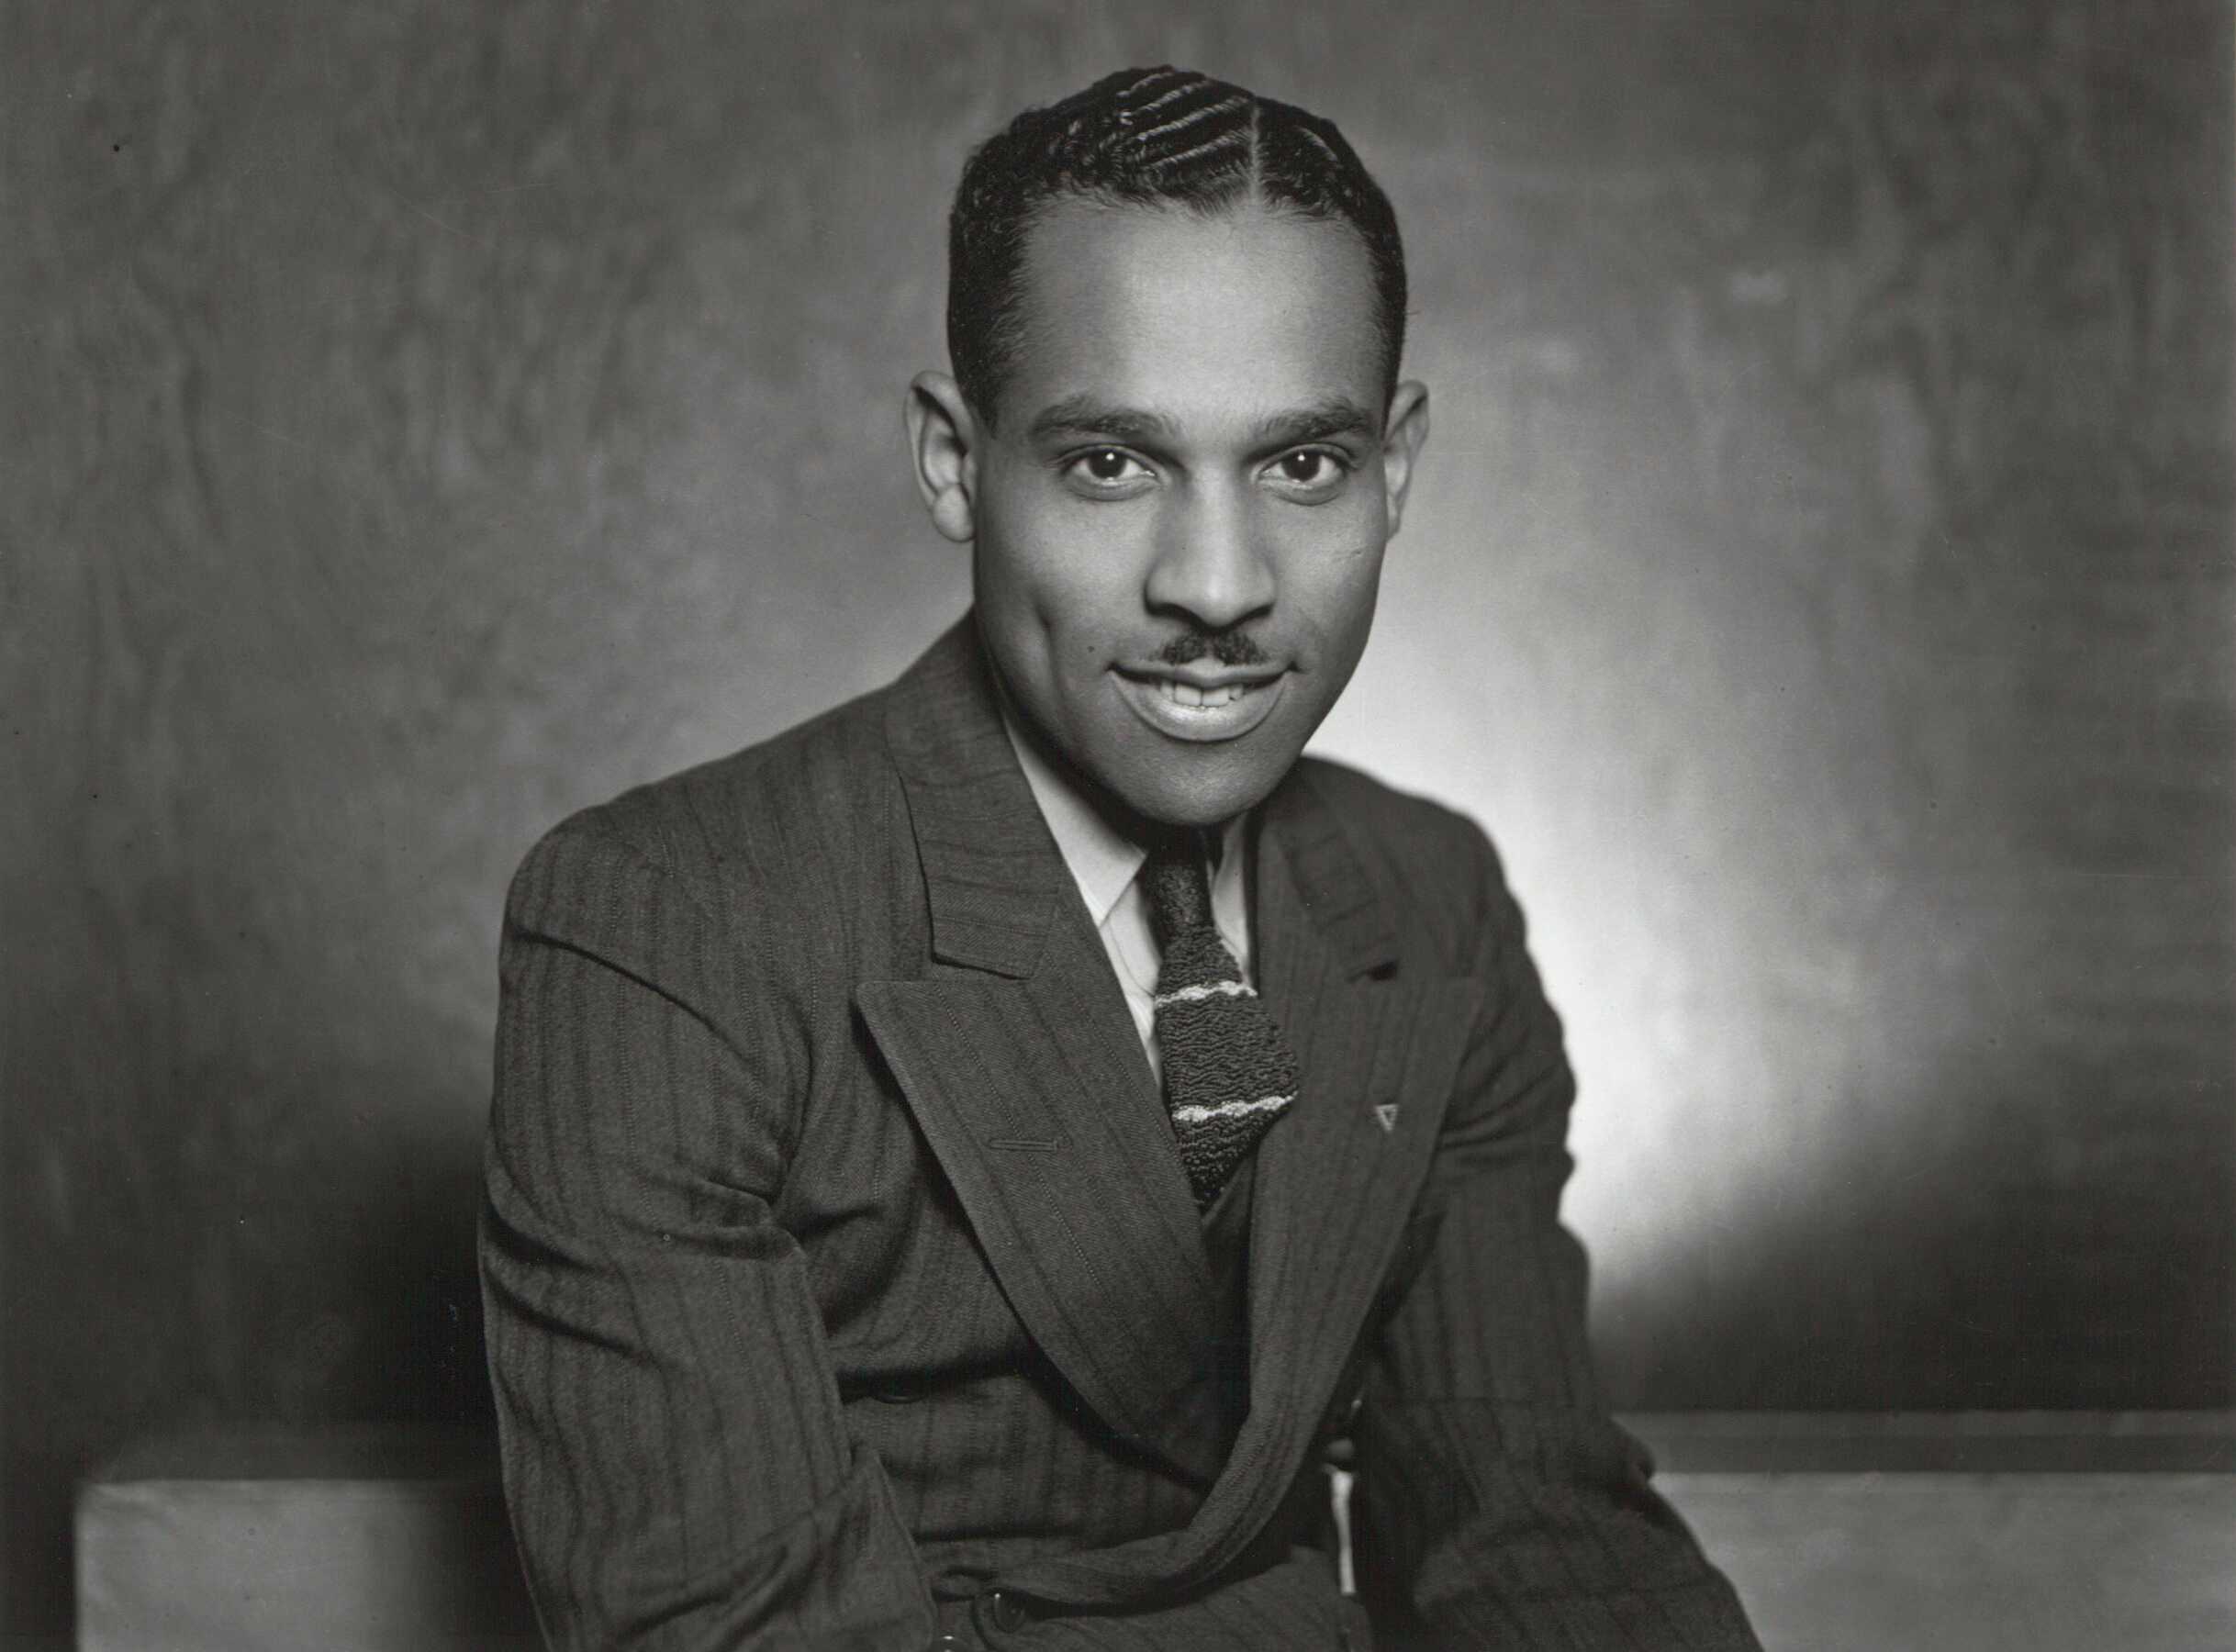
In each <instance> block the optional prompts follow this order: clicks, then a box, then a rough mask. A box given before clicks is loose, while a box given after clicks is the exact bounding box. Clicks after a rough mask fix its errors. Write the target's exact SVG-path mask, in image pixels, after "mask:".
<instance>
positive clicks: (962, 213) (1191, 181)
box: [947, 65, 1405, 428]
mask: <svg viewBox="0 0 2236 1652" xmlns="http://www.w3.org/2000/svg"><path fill="white" fill-rule="evenodd" d="M1067 198H1079V199H1084V200H1089V201H1095V202H1100V203H1101V204H1103V205H1105V206H1112V207H1118V206H1127V207H1179V208H1183V209H1185V210H1188V211H1191V212H1197V213H1202V214H1206V215H1208V214H1211V213H1214V212H1220V211H1225V210H1231V209H1232V208H1234V207H1238V206H1241V205H1244V204H1247V203H1256V204H1258V205H1259V206H1262V207H1272V208H1275V209H1277V210H1281V211H1287V212H1293V213H1296V214H1298V215H1300V216H1302V217H1305V218H1324V219H1329V220H1333V221H1337V222H1341V223H1346V224H1348V225H1349V226H1350V227H1351V229H1353V230H1355V231H1356V232H1357V233H1358V238H1359V240H1361V241H1362V242H1363V243H1364V244H1365V246H1366V251H1367V257H1368V259H1369V261H1370V263H1371V265H1372V269H1373V275H1374V289H1375V299H1376V303H1375V311H1376V313H1375V326H1376V329H1377V331H1378V332H1379V333H1380V334H1381V352H1382V402H1383V405H1384V406H1385V407H1387V406H1388V405H1389V401H1390V397H1391V396H1392V394H1393V393H1394V392H1395V390H1396V387H1397V378H1398V363H1399V359H1400V357H1401V356H1402V355H1403V352H1404V347H1405V250H1404V246H1403V242H1402V241H1401V240H1399V238H1398V226H1397V214H1396V213H1395V212H1394V211H1392V209H1391V206H1390V198H1389V197H1388V196H1387V195H1384V194H1383V193H1382V191H1381V185H1379V184H1376V183H1375V182H1374V180H1373V178H1372V177H1370V175H1368V173H1367V169H1366V167H1365V165H1364V164H1363V163H1362V162H1360V161H1359V159H1358V155H1357V153H1355V152H1354V151H1353V150H1352V149H1351V146H1350V145H1349V144H1348V143H1347V142H1346V141H1345V140H1344V136H1343V134H1342V133H1341V132H1339V131H1337V130H1336V127H1335V124H1334V123H1333V122H1331V121H1327V120H1323V119H1322V118H1321V117H1319V116H1317V115H1314V114H1310V113H1308V112H1307V111H1305V110H1303V109H1300V108H1298V107H1296V106H1294V105H1293V104H1285V103H1278V102H1276V101H1275V100H1273V99H1272V98H1269V97H1260V96H1258V95H1257V94H1255V93H1252V92H1247V91H1245V90H1244V89H1243V88H1242V87H1240V86H1235V85H1230V84H1227V83H1226V82H1224V81H1216V80H1213V79H1211V78H1210V77H1209V76H1207V75H1202V74H1197V73H1191V72H1190V71H1187V70H1181V69H1174V68H1172V67H1170V66H1169V65H1166V66H1162V67H1158V68H1155V69H1123V70H1120V71H1119V72H1118V73H1115V74H1112V75H1106V76H1104V77H1103V78H1102V79H1101V80H1099V81H1097V82H1096V83H1095V84H1093V85H1091V86H1090V87H1088V88H1087V89H1086V90H1085V91H1083V92H1077V93H1074V94H1073V95H1071V96H1069V97H1067V98H1065V99H1063V100H1062V101H1061V102H1059V103H1054V104H1050V105H1048V106H1045V107H1043V108H1034V109H1027V110H1026V111H1025V112H1024V113H1023V114H1022V115H1020V116H1018V117H1017V118H1016V119H1014V120H1012V122H1010V124H1009V126H1008V127H1007V128H1004V129H1003V130H1001V131H1000V132H998V133H996V134H995V135H994V136H993V137H991V138H989V139H988V140H986V141H985V142H984V143H982V144H980V145H979V146H978V149H977V151H974V152H973V153H972V155H971V157H970V159H969V161H968V162H966V163H965V165H964V167H963V177H962V181H961V183H959V184H957V185H956V192H955V206H954V209H953V210H952V211H951V212H950V213H949V215H948V219H947V354H948V357H949V359H950V360H951V361H952V363H954V367H955V376H956V384H957V385H960V386H961V389H962V393H963V397H964V399H965V400H966V401H967V402H968V403H969V404H970V407H971V410H972V411H973V412H974V413H976V414H977V415H978V418H979V419H980V420H982V421H983V422H984V423H986V424H987V426H988V427H989V428H991V426H992V424H993V419H994V407H995V403H996V402H997V400H998V399H999V398H1000V396H1001V387H1002V385H1003V384H1004V383H1005V382H1006V381H1007V379H1008V377H1009V374H1010V373H1011V372H1012V369H1013V368H1014V367H1015V365H1016V362H1017V355H1018V352H1019V350H1020V348H1021V340H1020V333H1021V332H1022V329H1023V316H1022V310H1023V292H1022V286H1023V267H1024V256H1025V244H1026V240H1027V237H1028V236H1029V235H1030V233H1031V231H1032V229H1033V225H1034V222H1035V221H1036V219H1037V218H1039V216H1040V215H1041V214H1042V213H1043V212H1045V210H1047V208H1048V207H1051V206H1052V205H1054V204H1055V203H1057V202H1058V201H1060V200H1064V199H1067Z"/></svg>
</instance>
